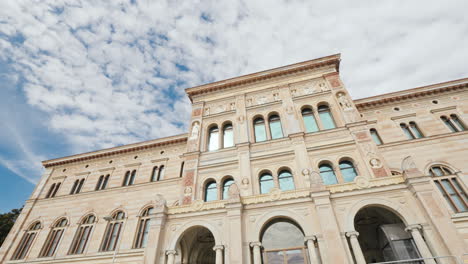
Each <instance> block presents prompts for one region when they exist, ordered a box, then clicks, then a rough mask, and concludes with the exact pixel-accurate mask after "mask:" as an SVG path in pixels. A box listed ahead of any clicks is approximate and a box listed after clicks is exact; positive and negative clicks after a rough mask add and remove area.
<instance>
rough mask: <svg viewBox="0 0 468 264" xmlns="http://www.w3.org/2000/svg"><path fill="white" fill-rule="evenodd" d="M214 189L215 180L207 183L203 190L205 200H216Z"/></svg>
mask: <svg viewBox="0 0 468 264" xmlns="http://www.w3.org/2000/svg"><path fill="white" fill-rule="evenodd" d="M216 191H217V190H216V182H211V183H208V184H207V185H206V190H205V202H209V201H214V200H216V199H217V195H216Z"/></svg>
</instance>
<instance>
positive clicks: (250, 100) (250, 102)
mask: <svg viewBox="0 0 468 264" xmlns="http://www.w3.org/2000/svg"><path fill="white" fill-rule="evenodd" d="M251 105H252V98H248V99H247V106H251Z"/></svg>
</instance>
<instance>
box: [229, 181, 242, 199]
mask: <svg viewBox="0 0 468 264" xmlns="http://www.w3.org/2000/svg"><path fill="white" fill-rule="evenodd" d="M228 194H229V199H240V191H239V187H238V186H237V184H236V183H233V184H231V186H229V189H228Z"/></svg>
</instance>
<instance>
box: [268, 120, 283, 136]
mask: <svg viewBox="0 0 468 264" xmlns="http://www.w3.org/2000/svg"><path fill="white" fill-rule="evenodd" d="M270 132H271V139H277V138H282V137H283V130H282V128H281V121H280V119H279V117H278V116H272V117H271V118H270Z"/></svg>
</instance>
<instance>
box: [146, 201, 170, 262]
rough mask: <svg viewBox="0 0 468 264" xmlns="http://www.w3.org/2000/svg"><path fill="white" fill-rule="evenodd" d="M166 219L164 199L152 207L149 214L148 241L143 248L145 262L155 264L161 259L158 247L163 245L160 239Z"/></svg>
mask: <svg viewBox="0 0 468 264" xmlns="http://www.w3.org/2000/svg"><path fill="white" fill-rule="evenodd" d="M166 220H167V207H166V204H165V201H164V202H161V203H160V204H159V206H158V207H155V208H154V213H153V214H152V215H151V220H150V230H149V237H148V243H147V245H146V248H145V258H144V263H145V264H157V263H159V260H160V259H161V256H159V253H160V250H159V249H160V248H161V247H162V246H163V241H162V239H163V235H164V230H165V226H166Z"/></svg>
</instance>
